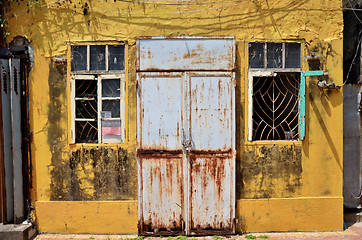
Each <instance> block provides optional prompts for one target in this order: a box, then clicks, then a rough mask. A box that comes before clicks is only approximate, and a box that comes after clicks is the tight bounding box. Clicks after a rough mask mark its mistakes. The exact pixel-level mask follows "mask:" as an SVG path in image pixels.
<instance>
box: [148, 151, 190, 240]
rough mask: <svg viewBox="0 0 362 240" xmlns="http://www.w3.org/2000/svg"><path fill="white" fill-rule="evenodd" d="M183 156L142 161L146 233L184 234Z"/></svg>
mask: <svg viewBox="0 0 362 240" xmlns="http://www.w3.org/2000/svg"><path fill="white" fill-rule="evenodd" d="M181 156H182V154H180V157H179V158H176V157H170V158H165V157H162V156H160V158H157V157H156V156H149V157H144V158H142V169H143V171H142V179H143V192H142V196H143V206H142V208H143V209H142V211H143V213H144V214H143V231H144V232H155V233H158V234H161V235H162V234H181V231H182V211H183V209H182V206H183V205H184V204H183V198H184V196H183V192H184V191H183V167H182V158H181Z"/></svg>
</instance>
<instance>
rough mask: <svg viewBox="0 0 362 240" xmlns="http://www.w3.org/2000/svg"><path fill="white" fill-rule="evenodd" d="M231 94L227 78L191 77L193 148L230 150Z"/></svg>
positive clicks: (230, 86) (228, 78)
mask: <svg viewBox="0 0 362 240" xmlns="http://www.w3.org/2000/svg"><path fill="white" fill-rule="evenodd" d="M231 93H232V79H231V77H230V76H229V77H222V76H192V77H191V118H190V122H191V136H192V149H196V150H207V151H210V150H229V149H231V147H232V136H231V134H232V133H233V132H232V122H231V120H232V113H231V112H232V109H231V104H232V103H231V99H232V98H231V95H232V94H231Z"/></svg>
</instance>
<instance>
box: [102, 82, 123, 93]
mask: <svg viewBox="0 0 362 240" xmlns="http://www.w3.org/2000/svg"><path fill="white" fill-rule="evenodd" d="M120 96H121V89H120V79H104V80H102V97H120Z"/></svg>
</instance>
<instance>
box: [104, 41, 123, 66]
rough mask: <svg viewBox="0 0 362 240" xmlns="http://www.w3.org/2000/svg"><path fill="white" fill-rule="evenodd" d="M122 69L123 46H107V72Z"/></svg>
mask: <svg viewBox="0 0 362 240" xmlns="http://www.w3.org/2000/svg"><path fill="white" fill-rule="evenodd" d="M123 69H124V45H119V46H112V45H110V46H108V70H123Z"/></svg>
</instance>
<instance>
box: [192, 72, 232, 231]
mask: <svg viewBox="0 0 362 240" xmlns="http://www.w3.org/2000/svg"><path fill="white" fill-rule="evenodd" d="M190 79H191V80H190V81H191V82H190V86H191V87H190V92H191V97H190V112H191V115H190V124H191V139H192V145H191V149H190V154H189V156H190V159H189V162H190V164H189V166H190V208H191V217H190V218H191V226H190V227H191V233H192V234H217V233H220V234H227V233H233V231H234V221H233V219H234V205H235V203H234V201H235V199H234V185H235V184H234V163H233V162H234V152H233V149H234V144H233V134H235V131H234V117H233V105H234V103H233V99H234V98H233V94H234V91H233V89H234V88H233V87H234V85H233V80H232V77H231V76H212V75H210V76H191V78H190Z"/></svg>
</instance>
